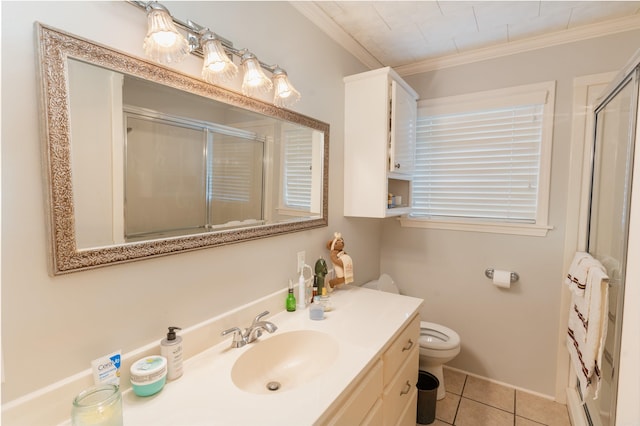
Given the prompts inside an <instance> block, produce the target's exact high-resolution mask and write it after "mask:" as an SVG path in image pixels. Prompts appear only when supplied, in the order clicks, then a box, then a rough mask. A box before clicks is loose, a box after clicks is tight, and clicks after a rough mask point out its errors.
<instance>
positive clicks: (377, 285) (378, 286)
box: [362, 274, 400, 294]
mask: <svg viewBox="0 0 640 426" xmlns="http://www.w3.org/2000/svg"><path fill="white" fill-rule="evenodd" d="M362 287H364V288H370V289H372V290H379V291H386V292H387V293H395V294H400V290H399V289H398V286H396V283H394V282H393V279H392V278H391V277H390V276H389V275H387V274H382V275H380V277H379V278H378V279H377V280H372V281H369V282H367V283H364V284H362Z"/></svg>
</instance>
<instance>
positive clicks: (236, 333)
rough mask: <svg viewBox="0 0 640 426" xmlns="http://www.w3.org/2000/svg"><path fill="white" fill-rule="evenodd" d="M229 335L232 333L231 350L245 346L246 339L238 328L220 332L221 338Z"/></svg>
mask: <svg viewBox="0 0 640 426" xmlns="http://www.w3.org/2000/svg"><path fill="white" fill-rule="evenodd" d="M229 333H233V341H232V342H231V347H232V348H241V347H243V346H244V345H246V344H247V339H246V338H245V337H244V335H243V333H242V330H240V328H238V327H231V328H229V329H227V330H224V331H223V332H222V335H223V336H226V335H227V334H229Z"/></svg>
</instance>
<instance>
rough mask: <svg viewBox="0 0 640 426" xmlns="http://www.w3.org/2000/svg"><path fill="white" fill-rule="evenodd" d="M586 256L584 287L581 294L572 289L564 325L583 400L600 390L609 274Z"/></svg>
mask: <svg viewBox="0 0 640 426" xmlns="http://www.w3.org/2000/svg"><path fill="white" fill-rule="evenodd" d="M587 260H588V261H589V263H591V264H592V266H591V267H589V268H588V271H587V276H586V279H585V290H584V293H583V294H582V295H579V294H576V292H572V295H571V307H570V310H569V323H568V327H567V349H568V350H569V355H570V357H571V362H572V364H573V367H574V368H575V370H576V374H577V376H578V380H579V382H580V390H581V391H582V397H583V400H584V399H586V398H587V396H588V395H590V394H591V392H593V399H596V398H597V397H598V391H599V390H600V380H601V365H602V352H603V350H604V341H605V337H606V334H607V319H608V316H607V312H608V305H609V277H608V276H607V274H606V271H605V269H604V267H603V266H602V264H600V262H598V261H597V260H596V259H593V258H592V257H591V256H589V259H587ZM583 261H584V259H583Z"/></svg>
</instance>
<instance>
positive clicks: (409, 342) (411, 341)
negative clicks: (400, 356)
mask: <svg viewBox="0 0 640 426" xmlns="http://www.w3.org/2000/svg"><path fill="white" fill-rule="evenodd" d="M412 347H413V340H411V339H409V341H408V342H407V344H406V345H405V346H404V348H402V352H404V351H408V350H409V349H411V348H412Z"/></svg>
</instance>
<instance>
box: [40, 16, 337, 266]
mask: <svg viewBox="0 0 640 426" xmlns="http://www.w3.org/2000/svg"><path fill="white" fill-rule="evenodd" d="M36 32H37V39H38V56H39V73H40V76H39V77H40V78H39V81H40V90H41V99H42V111H41V114H42V117H43V118H42V120H41V122H42V135H43V168H44V175H45V180H46V192H47V195H48V203H47V207H48V214H47V216H48V231H49V235H50V252H51V256H50V259H51V262H50V263H51V265H50V266H51V268H50V270H51V273H52V274H53V275H59V274H65V273H69V272H74V271H81V270H86V269H90V268H96V267H101V266H107V265H113V264H118V263H123V262H130V261H135V260H141V259H144V258H148V257H156V256H164V255H169V254H174V253H180V252H184V251H189V250H196V249H202V248H207V247H215V246H221V245H225V244H231V243H237V242H241V241H247V240H255V239H259V238H265V237H270V236H274V235H280V234H285V233H291V232H297V231H303V230H308V229H313V228H319V227H324V226H327V225H328V187H329V124H327V123H324V122H321V121H318V120H316V119H313V118H310V117H307V116H304V115H301V114H298V113H295V112H293V111H290V110H286V109H281V108H278V107H276V106H274V105H271V104H268V103H265V102H262V101H259V100H256V99H252V98H249V97H246V96H243V95H241V94H239V93H236V92H233V91H229V90H226V89H223V88H220V87H218V86H214V85H211V84H208V83H206V82H204V81H202V80H199V79H196V78H193V77H191V76H188V75H185V74H182V73H180V72H177V71H175V70H172V69H168V68H165V67H162V66H160V65H158V64H155V63H152V62H149V61H146V60H143V59H139V58H135V57H132V56H130V55H128V54H125V53H122V52H119V51H115V50H113V49H111V48H109V47H105V46H102V45H99V44H96V43H94V42H91V41H88V40H85V39H82V38H79V37H76V36H73V35H71V34H68V33H65V32H63V31H60V30H57V29H54V28H52V27H48V26H45V25H43V24H40V23H36ZM68 57H72V58H75V59H79V60H82V61H85V62H88V63H91V64H94V65H98V66H102V67H105V68H108V69H111V70H114V71H118V72H122V73H125V74H129V75H132V76H135V77H139V78H143V79H147V80H151V81H154V82H157V83H160V84H163V85H166V86H169V87H172V88H176V89H180V90H183V91H186V92H189V93H193V94H197V95H200V96H203V97H207V98H210V99H213V100H217V101H221V102H224V103H226V104H229V105H231V106H235V107H240V108H244V109H247V110H250V111H253V112H257V113H260V114H263V115H267V116H271V117H275V118H278V119H281V120H285V121H288V122H292V123H296V124H299V125H303V126H306V127H309V128H312V129H315V130H318V131H321V132H324V148H323V149H324V153H323V155H324V159H323V171H322V176H323V180H322V217H320V218H308V219H302V220H295V221H291V222H285V223H278V224H268V225H260V226H256V227H250V228H241V229H233V230H225V231H218V232H209V233H202V234H196V235H190V236H179V237H172V238H165V239H157V240H150V241H144V242H139V243H125V244H117V245H113V246H108V247H98V248H91V249H82V250H79V249H78V248H77V245H76V234H75V220H74V202H73V185H72V179H71V170H72V168H71V145H70V140H71V138H70V135H71V128H70V116H69V96H68V95H69V93H68V85H67V83H68V75H67V58H68Z"/></svg>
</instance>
